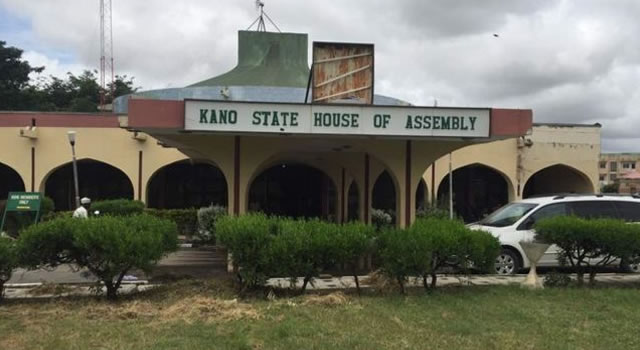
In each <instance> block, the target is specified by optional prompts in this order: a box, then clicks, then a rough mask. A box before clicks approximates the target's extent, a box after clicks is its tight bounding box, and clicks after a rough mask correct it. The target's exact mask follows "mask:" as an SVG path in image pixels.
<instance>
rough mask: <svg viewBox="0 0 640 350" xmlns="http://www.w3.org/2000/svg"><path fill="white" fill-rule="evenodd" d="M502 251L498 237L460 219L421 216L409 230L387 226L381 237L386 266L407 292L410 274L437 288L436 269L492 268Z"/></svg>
mask: <svg viewBox="0 0 640 350" xmlns="http://www.w3.org/2000/svg"><path fill="white" fill-rule="evenodd" d="M499 252H500V243H499V241H498V239H497V238H495V237H493V236H492V235H491V234H490V233H488V232H484V231H475V230H470V229H468V228H467V227H465V225H464V224H463V223H462V222H460V221H457V220H448V219H438V218H428V219H418V220H416V222H415V223H414V224H413V225H412V226H411V227H409V228H408V229H406V230H400V229H393V230H387V231H385V232H384V233H383V234H382V235H381V237H380V255H381V257H382V269H383V271H384V272H385V273H386V274H387V275H389V276H390V277H391V278H393V279H394V280H396V281H397V282H398V284H399V286H400V290H401V292H403V293H404V292H405V287H404V284H405V282H406V281H407V279H408V277H409V276H417V277H421V278H422V283H423V286H424V288H425V289H429V288H435V286H436V281H437V275H436V272H437V271H439V270H440V269H442V268H444V267H450V268H454V269H458V270H463V271H466V270H469V269H470V268H473V269H475V270H479V271H482V272H490V271H491V267H492V265H493V262H494V260H495V257H496V256H497V255H498V254H499ZM428 277H431V283H430V284H428V283H427V282H428Z"/></svg>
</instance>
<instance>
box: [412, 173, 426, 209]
mask: <svg viewBox="0 0 640 350" xmlns="http://www.w3.org/2000/svg"><path fill="white" fill-rule="evenodd" d="M428 206H429V189H428V187H427V183H426V182H425V181H424V179H423V178H420V181H418V188H416V203H415V208H416V210H420V209H426V208H427V207H428Z"/></svg>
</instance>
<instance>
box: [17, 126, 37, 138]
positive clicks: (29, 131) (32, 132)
mask: <svg viewBox="0 0 640 350" xmlns="http://www.w3.org/2000/svg"><path fill="white" fill-rule="evenodd" d="M20 136H21V137H26V138H29V139H37V138H38V130H37V129H36V127H35V126H25V127H24V128H22V129H20Z"/></svg>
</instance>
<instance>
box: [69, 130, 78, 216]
mask: <svg viewBox="0 0 640 350" xmlns="http://www.w3.org/2000/svg"><path fill="white" fill-rule="evenodd" d="M67 138H68V139H69V143H70V144H71V155H72V157H73V184H74V187H75V190H76V193H75V194H76V208H78V207H80V191H79V190H78V164H77V163H76V132H75V131H67Z"/></svg>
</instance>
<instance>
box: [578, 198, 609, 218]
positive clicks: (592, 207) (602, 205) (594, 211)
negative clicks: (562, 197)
mask: <svg viewBox="0 0 640 350" xmlns="http://www.w3.org/2000/svg"><path fill="white" fill-rule="evenodd" d="M568 205H569V213H570V214H572V215H575V216H578V217H581V218H585V219H595V218H614V219H617V218H619V215H618V212H617V210H616V207H615V206H614V204H613V201H579V202H570V203H569V204H568Z"/></svg>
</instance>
